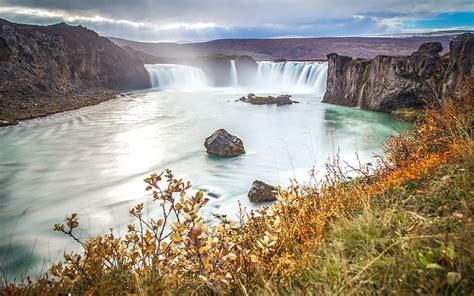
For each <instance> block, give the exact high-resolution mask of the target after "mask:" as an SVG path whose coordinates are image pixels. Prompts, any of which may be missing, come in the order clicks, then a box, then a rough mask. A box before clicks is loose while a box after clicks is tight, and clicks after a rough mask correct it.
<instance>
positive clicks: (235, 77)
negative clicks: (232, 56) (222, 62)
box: [230, 60, 239, 86]
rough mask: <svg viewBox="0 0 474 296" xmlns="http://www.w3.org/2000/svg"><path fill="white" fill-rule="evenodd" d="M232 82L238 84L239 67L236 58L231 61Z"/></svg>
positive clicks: (233, 84) (234, 84)
mask: <svg viewBox="0 0 474 296" xmlns="http://www.w3.org/2000/svg"><path fill="white" fill-rule="evenodd" d="M230 83H231V85H232V86H238V85H239V82H238V80H237V68H236V67H235V60H232V61H230Z"/></svg>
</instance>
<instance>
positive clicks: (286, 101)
mask: <svg viewBox="0 0 474 296" xmlns="http://www.w3.org/2000/svg"><path fill="white" fill-rule="evenodd" d="M290 98H291V96H290V95H281V96H278V97H276V98H275V97H274V96H266V97H264V96H256V95H254V94H252V93H250V94H248V95H247V97H241V98H240V99H238V100H236V101H237V102H238V101H240V102H244V103H249V104H252V105H277V106H284V105H291V104H293V103H297V102H296V101H292V100H291V99H290Z"/></svg>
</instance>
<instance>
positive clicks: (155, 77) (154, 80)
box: [146, 64, 210, 91]
mask: <svg viewBox="0 0 474 296" xmlns="http://www.w3.org/2000/svg"><path fill="white" fill-rule="evenodd" d="M146 69H147V71H148V74H149V75H150V81H151V87H152V88H155V89H166V90H181V91H198V90H204V89H206V88H208V87H210V83H209V81H208V79H207V77H206V74H204V71H203V70H202V69H200V68H197V67H192V66H186V65H176V64H156V65H146Z"/></svg>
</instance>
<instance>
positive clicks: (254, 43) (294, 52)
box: [108, 31, 462, 60]
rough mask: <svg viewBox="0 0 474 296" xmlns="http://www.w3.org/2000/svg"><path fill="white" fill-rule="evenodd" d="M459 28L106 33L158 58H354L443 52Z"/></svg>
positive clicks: (113, 40)
mask: <svg viewBox="0 0 474 296" xmlns="http://www.w3.org/2000/svg"><path fill="white" fill-rule="evenodd" d="M461 33H462V32H461V31H459V32H458V31H447V32H440V33H438V34H436V32H435V33H433V32H431V33H426V34H418V35H416V36H406V35H400V36H397V35H395V36H383V37H321V38H282V39H220V40H213V41H209V42H199V43H184V44H179V43H161V42H159V43H151V42H136V41H130V40H125V39H120V38H113V37H108V38H109V39H110V40H112V42H114V43H115V44H117V45H120V46H129V47H131V48H133V49H135V50H138V51H142V52H144V53H146V54H150V55H153V56H156V57H159V58H162V59H186V58H195V57H200V56H206V55H213V54H225V55H243V54H245V55H250V56H252V57H254V58H255V59H257V60H274V59H278V58H284V59H288V60H322V59H326V55H328V54H329V53H333V52H337V53H338V54H340V55H348V56H352V57H358V58H373V57H375V56H377V55H409V54H411V53H412V52H413V51H416V50H417V49H418V47H419V46H420V45H421V44H423V43H426V42H440V43H441V44H442V45H443V48H444V50H443V53H446V52H447V51H449V42H450V41H451V40H452V39H453V38H454V37H456V36H457V35H459V34H461Z"/></svg>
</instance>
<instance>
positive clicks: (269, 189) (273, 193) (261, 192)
mask: <svg viewBox="0 0 474 296" xmlns="http://www.w3.org/2000/svg"><path fill="white" fill-rule="evenodd" d="M277 196H278V189H277V188H276V187H274V186H272V185H268V184H267V183H265V182H262V181H259V180H255V181H253V183H252V187H251V188H250V191H249V193H248V197H249V199H250V201H253V202H264V201H275V200H276V199H277Z"/></svg>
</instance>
